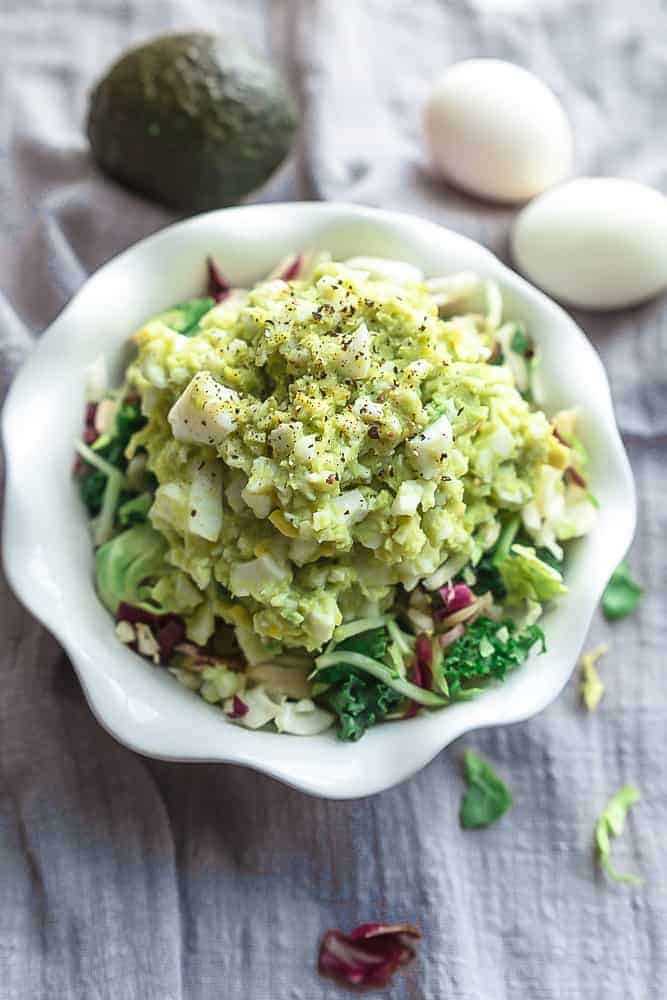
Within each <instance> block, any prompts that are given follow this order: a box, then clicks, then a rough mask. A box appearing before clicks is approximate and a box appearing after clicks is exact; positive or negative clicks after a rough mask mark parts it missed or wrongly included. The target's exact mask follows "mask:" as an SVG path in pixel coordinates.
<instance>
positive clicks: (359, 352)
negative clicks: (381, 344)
mask: <svg viewBox="0 0 667 1000" xmlns="http://www.w3.org/2000/svg"><path fill="white" fill-rule="evenodd" d="M339 367H340V371H341V373H342V374H343V375H344V376H345V377H346V378H353V379H358V378H366V377H367V375H368V373H369V372H370V369H371V335H370V333H369V331H368V327H367V326H366V324H365V323H361V324H360V325H359V326H358V327H357V329H356V330H355V332H354V333H353V334H352V336H351V337H349V338H348V339H347V340H346V341H344V342H343V346H342V348H341V352H340V362H339Z"/></svg>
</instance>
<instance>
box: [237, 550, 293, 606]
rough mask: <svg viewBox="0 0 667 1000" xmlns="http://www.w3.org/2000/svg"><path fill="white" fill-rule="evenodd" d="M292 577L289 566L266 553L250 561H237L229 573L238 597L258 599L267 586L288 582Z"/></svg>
mask: <svg viewBox="0 0 667 1000" xmlns="http://www.w3.org/2000/svg"><path fill="white" fill-rule="evenodd" d="M291 578H292V572H291V570H290V568H289V566H287V565H286V564H285V563H283V562H279V561H278V560H277V559H274V558H273V556H270V555H268V554H266V555H263V556H258V557H257V559H251V560H249V561H248V562H242V563H235V564H234V565H233V566H232V568H231V571H230V574H229V586H230V589H231V591H232V593H233V594H234V595H235V596H236V597H255V599H256V600H258V599H260V598H261V596H262V591H264V590H265V589H266V588H267V587H270V586H271V585H272V584H276V583H283V582H285V583H288V582H289V581H290V580H291Z"/></svg>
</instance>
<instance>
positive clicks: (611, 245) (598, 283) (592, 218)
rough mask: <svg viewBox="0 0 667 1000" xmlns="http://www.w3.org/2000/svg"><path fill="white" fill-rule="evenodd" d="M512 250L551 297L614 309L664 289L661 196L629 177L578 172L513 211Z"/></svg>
mask: <svg viewBox="0 0 667 1000" xmlns="http://www.w3.org/2000/svg"><path fill="white" fill-rule="evenodd" d="M512 255H513V257H514V260H515V262H516V264H517V266H518V267H519V269H520V270H521V271H523V273H524V274H525V275H526V276H527V277H528V278H530V280H531V281H534V282H535V284H536V285H540V287H541V288H544V290H545V291H547V292H549V293H550V294H551V295H553V296H554V297H555V298H557V299H562V300H563V301H564V302H568V303H570V304H571V305H575V306H581V307H583V308H586V309H617V308H620V307H622V306H629V305H634V304H635V303H637V302H642V301H643V300H644V299H648V298H651V297H652V296H653V295H656V294H657V293H658V292H660V291H661V290H662V289H664V288H665V287H667V198H665V196H664V195H662V194H660V192H659V191H655V190H654V189H653V188H650V187H646V185H644V184H639V183H637V182H636V181H628V180H621V179H619V178H614V177H581V178H579V179H578V180H574V181H570V182H569V183H567V184H562V185H560V186H559V187H556V188H554V189H553V190H552V191H547V192H546V193H545V194H543V195H542V196H541V197H540V198H537V199H536V200H535V201H533V202H531V204H530V205H527V206H526V208H524V209H523V211H522V212H520V213H519V215H518V217H517V220H516V222H515V224H514V229H513V233H512Z"/></svg>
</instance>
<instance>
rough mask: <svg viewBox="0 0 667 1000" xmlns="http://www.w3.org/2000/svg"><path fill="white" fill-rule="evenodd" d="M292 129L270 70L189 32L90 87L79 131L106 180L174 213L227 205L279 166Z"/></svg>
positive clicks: (284, 96)
mask: <svg viewBox="0 0 667 1000" xmlns="http://www.w3.org/2000/svg"><path fill="white" fill-rule="evenodd" d="M297 122H298V114H297V109H296V105H295V102H294V99H293V98H292V96H291V94H290V93H289V91H288V89H287V86H286V85H285V83H284V81H283V80H282V78H281V77H280V75H279V74H278V73H277V71H276V70H275V69H274V68H273V67H272V66H270V65H269V64H268V63H267V62H265V61H264V60H263V59H261V58H260V57H259V56H257V55H255V54H254V53H252V52H251V51H249V50H248V48H246V46H245V45H244V44H243V43H241V42H239V41H238V40H236V39H227V38H222V37H220V36H218V35H213V34H208V33H203V32H196V33H191V34H184V35H166V36H163V37H160V38H155V39H153V40H152V41H150V42H148V43H146V44H145V45H142V46H141V47H140V48H137V49H132V50H131V51H130V52H128V53H127V54H126V55H124V56H123V57H122V59H120V60H119V62H117V63H116V64H115V65H114V66H112V68H111V70H110V71H109V72H108V73H107V75H106V76H105V77H104V78H103V79H102V80H100V82H99V83H98V84H97V86H96V87H95V89H94V91H93V93H92V95H91V99H90V107H89V112H88V123H87V131H88V138H89V140H90V145H91V148H92V151H93V155H94V157H95V159H96V160H97V162H98V163H99V165H100V167H101V168H102V169H103V170H104V171H105V172H106V173H107V174H109V175H110V176H111V177H113V178H115V179H116V180H118V181H120V182H121V183H123V184H125V185H126V186H127V187H129V188H132V189H133V190H135V191H138V192H140V193H141V194H144V195H147V196H149V197H151V198H155V199H156V200H157V201H160V202H163V203H164V204H166V205H169V206H170V207H171V208H175V209H178V210H179V211H183V212H201V211H206V210H207V209H211V208H219V207H221V206H223V205H232V204H235V203H236V202H238V201H239V200H240V199H241V198H242V197H243V196H244V195H246V194H248V193H249V192H250V191H253V190H254V189H255V188H257V187H259V186H260V185H261V184H263V183H264V181H266V180H267V179H268V177H269V176H270V175H271V174H272V173H273V171H274V170H275V169H276V167H277V166H278V165H279V164H280V163H281V162H282V160H283V159H284V158H285V156H286V155H287V153H288V152H289V148H290V145H291V141H292V138H293V136H294V132H295V130H296V126H297Z"/></svg>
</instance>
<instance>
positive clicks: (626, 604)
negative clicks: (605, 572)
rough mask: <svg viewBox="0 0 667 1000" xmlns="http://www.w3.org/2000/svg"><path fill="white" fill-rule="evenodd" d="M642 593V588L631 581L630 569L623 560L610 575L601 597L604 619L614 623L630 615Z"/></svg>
mask: <svg viewBox="0 0 667 1000" xmlns="http://www.w3.org/2000/svg"><path fill="white" fill-rule="evenodd" d="M643 593H644V591H643V588H642V587H640V586H639V584H638V583H636V581H635V580H633V579H632V575H631V573H630V567H629V566H628V564H627V562H626V560H625V559H624V560H623V562H622V563H621V564H620V566H618V568H617V569H615V570H614V572H613V573H612V576H611V580H610V581H609V583H608V584H607V586H606V587H605V591H604V594H603V595H602V612H603V614H604V616H605V618H608V619H609V620H610V621H616V620H617V619H619V618H625V617H626V615H629V614H632V612H633V611H634V610H635V608H636V607H637V605H638V604H639V599H640V597H641V596H642V594H643Z"/></svg>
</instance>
